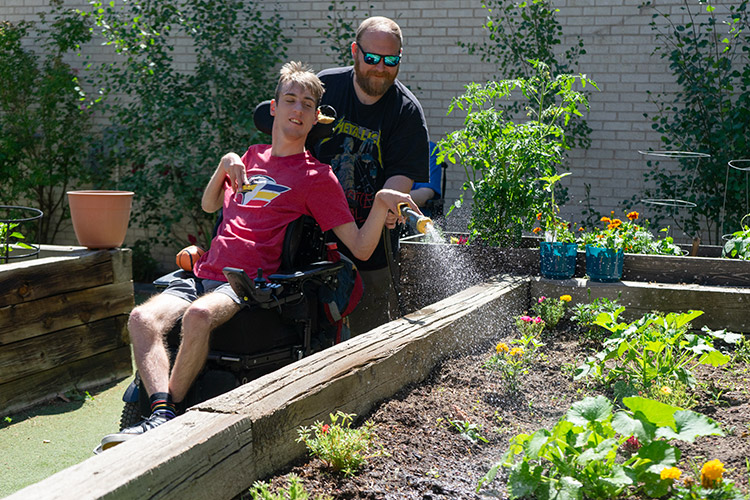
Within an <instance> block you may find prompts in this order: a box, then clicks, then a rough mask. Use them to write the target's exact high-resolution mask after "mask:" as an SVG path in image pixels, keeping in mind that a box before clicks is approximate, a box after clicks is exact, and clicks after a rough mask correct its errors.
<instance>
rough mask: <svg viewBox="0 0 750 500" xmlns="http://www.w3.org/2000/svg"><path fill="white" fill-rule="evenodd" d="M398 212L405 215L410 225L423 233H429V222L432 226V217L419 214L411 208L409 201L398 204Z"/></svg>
mask: <svg viewBox="0 0 750 500" xmlns="http://www.w3.org/2000/svg"><path fill="white" fill-rule="evenodd" d="M398 214H399V215H403V216H404V218H405V219H406V223H407V224H408V225H409V227H412V228H414V229H415V230H416V231H418V232H420V233H422V234H427V229H428V228H427V224H429V225H430V226H432V219H430V218H429V217H425V216H424V215H420V214H418V213H417V212H415V211H414V210H413V209H411V208H409V204H408V203H399V204H398Z"/></svg>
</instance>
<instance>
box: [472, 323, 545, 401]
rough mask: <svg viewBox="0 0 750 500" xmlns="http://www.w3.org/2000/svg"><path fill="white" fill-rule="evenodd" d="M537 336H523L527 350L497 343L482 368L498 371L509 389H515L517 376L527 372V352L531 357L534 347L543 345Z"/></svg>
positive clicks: (512, 390) (517, 381) (517, 380)
mask: <svg viewBox="0 0 750 500" xmlns="http://www.w3.org/2000/svg"><path fill="white" fill-rule="evenodd" d="M537 336H538V334H537V335H536V336H535V335H534V334H530V335H525V336H524V337H523V340H524V342H525V343H526V344H524V347H526V348H527V349H528V351H526V350H524V347H514V348H512V349H511V348H510V347H508V345H507V344H505V343H504V342H500V343H498V344H497V346H495V354H493V355H492V356H491V357H490V359H488V360H487V361H486V362H485V363H484V368H486V369H488V370H491V371H494V372H497V373H499V374H500V377H501V378H502V380H503V381H504V382H505V384H506V385H507V388H508V390H509V391H511V392H514V391H517V390H518V387H519V382H520V380H519V377H520V376H521V375H526V374H527V373H528V372H529V370H528V367H527V365H528V361H529V356H528V355H527V354H531V356H532V357H533V353H534V352H535V350H536V348H537V347H539V346H542V345H544V344H541V343H539V342H538V341H537V340H536V337H537ZM529 345H530V346H531V347H530V348H529V347H528V346H529Z"/></svg>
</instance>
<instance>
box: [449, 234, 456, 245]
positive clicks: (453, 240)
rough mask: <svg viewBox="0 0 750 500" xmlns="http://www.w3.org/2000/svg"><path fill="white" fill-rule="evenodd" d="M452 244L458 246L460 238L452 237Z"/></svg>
mask: <svg viewBox="0 0 750 500" xmlns="http://www.w3.org/2000/svg"><path fill="white" fill-rule="evenodd" d="M450 242H451V245H458V238H456V237H455V236H451V240H450Z"/></svg>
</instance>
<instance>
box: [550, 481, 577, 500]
mask: <svg viewBox="0 0 750 500" xmlns="http://www.w3.org/2000/svg"><path fill="white" fill-rule="evenodd" d="M549 498H550V499H555V500H582V499H583V484H581V482H580V481H578V480H577V479H575V478H573V477H570V476H565V477H563V478H561V479H560V481H559V482H558V483H557V485H554V486H553V483H550V489H549Z"/></svg>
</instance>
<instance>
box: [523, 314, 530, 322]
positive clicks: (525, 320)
mask: <svg viewBox="0 0 750 500" xmlns="http://www.w3.org/2000/svg"><path fill="white" fill-rule="evenodd" d="M521 321H524V322H526V323H529V322H530V321H531V317H530V316H521Z"/></svg>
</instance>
